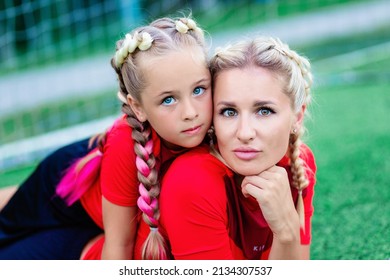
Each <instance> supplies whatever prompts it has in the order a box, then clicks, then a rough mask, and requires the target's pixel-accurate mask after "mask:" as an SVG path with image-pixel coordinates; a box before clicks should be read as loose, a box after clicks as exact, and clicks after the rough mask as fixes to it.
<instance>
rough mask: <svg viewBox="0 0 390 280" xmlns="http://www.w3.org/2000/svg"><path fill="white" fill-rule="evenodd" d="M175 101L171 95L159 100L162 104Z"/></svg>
mask: <svg viewBox="0 0 390 280" xmlns="http://www.w3.org/2000/svg"><path fill="white" fill-rule="evenodd" d="M174 102H175V98H173V97H172V96H168V97H166V98H164V99H163V101H162V102H161V104H163V105H171V104H173V103H174Z"/></svg>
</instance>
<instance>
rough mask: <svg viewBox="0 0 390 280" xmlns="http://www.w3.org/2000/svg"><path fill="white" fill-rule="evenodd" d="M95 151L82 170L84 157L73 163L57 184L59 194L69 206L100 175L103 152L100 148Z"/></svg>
mask: <svg viewBox="0 0 390 280" xmlns="http://www.w3.org/2000/svg"><path fill="white" fill-rule="evenodd" d="M93 153H94V155H92V158H91V159H90V160H88V161H87V162H86V163H85V165H84V166H83V167H82V168H81V170H78V165H79V163H80V161H82V160H83V159H84V158H81V159H79V160H77V161H76V162H75V163H73V164H72V165H71V166H70V167H69V168H68V169H67V171H66V173H65V175H64V177H62V179H61V181H60V183H59V184H58V186H57V189H56V193H57V195H59V196H60V197H61V198H63V199H64V200H65V202H66V204H67V205H68V206H70V205H72V204H73V203H74V202H76V201H77V200H78V199H80V197H81V196H82V195H83V194H84V193H85V192H86V191H87V190H88V189H89V188H90V187H91V186H92V185H93V183H94V182H95V181H96V179H97V178H98V176H99V172H100V166H101V161H102V153H101V152H100V151H99V150H97V151H94V152H93Z"/></svg>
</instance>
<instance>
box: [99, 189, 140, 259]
mask: <svg viewBox="0 0 390 280" xmlns="http://www.w3.org/2000/svg"><path fill="white" fill-rule="evenodd" d="M137 212H138V209H137V207H135V206H133V207H124V206H118V205H116V204H113V203H111V202H109V201H108V200H107V199H105V198H104V197H103V224H104V231H105V242H104V245H103V251H102V259H114V260H119V259H123V260H128V259H132V258H133V250H134V242H135V235H136V231H137V220H136V216H137Z"/></svg>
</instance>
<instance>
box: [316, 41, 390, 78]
mask: <svg viewBox="0 0 390 280" xmlns="http://www.w3.org/2000/svg"><path fill="white" fill-rule="evenodd" d="M389 57H390V41H389V42H385V43H382V44H379V45H375V46H371V47H367V48H363V49H358V50H355V51H352V52H349V53H344V54H340V55H336V56H332V57H329V58H325V59H321V60H317V61H315V62H313V65H314V67H315V68H316V69H317V70H319V71H321V70H325V69H331V70H336V69H337V70H348V69H351V68H355V67H359V66H363V65H366V64H369V63H373V62H378V61H381V60H383V59H387V58H389Z"/></svg>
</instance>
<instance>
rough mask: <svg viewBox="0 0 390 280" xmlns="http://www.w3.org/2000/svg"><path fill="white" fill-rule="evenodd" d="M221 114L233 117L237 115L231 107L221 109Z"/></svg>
mask: <svg viewBox="0 0 390 280" xmlns="http://www.w3.org/2000/svg"><path fill="white" fill-rule="evenodd" d="M221 114H222V115H224V116H225V117H234V116H236V115H237V113H236V111H234V110H233V109H224V110H222V111H221Z"/></svg>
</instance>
